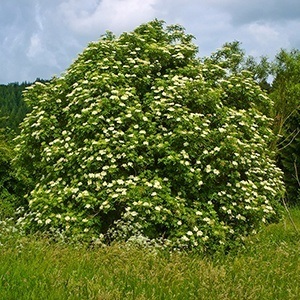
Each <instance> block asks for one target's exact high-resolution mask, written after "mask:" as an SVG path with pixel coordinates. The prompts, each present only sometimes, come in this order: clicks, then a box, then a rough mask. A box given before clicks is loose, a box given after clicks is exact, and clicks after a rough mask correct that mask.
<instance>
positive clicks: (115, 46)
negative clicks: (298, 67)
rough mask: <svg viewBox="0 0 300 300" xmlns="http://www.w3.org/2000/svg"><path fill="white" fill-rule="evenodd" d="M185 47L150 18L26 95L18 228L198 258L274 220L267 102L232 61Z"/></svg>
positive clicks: (277, 192) (185, 41) (276, 192)
mask: <svg viewBox="0 0 300 300" xmlns="http://www.w3.org/2000/svg"><path fill="white" fill-rule="evenodd" d="M192 39H193V37H192V36H191V35H187V34H185V32H184V29H183V28H182V27H181V26H178V25H175V26H167V27H164V23H163V22H162V21H157V20H155V21H153V22H150V23H147V24H143V25H141V26H139V27H138V28H137V29H136V30H134V31H133V32H131V33H124V34H122V35H121V36H120V37H118V38H117V37H115V36H114V35H113V34H111V33H108V34H107V35H105V36H103V37H102V38H101V39H100V40H99V41H98V42H95V43H91V44H89V45H88V47H87V48H86V49H85V50H84V52H83V53H82V54H80V55H79V57H78V58H77V60H76V61H75V62H74V63H73V64H72V65H71V66H70V68H69V69H68V70H67V71H66V73H65V74H64V75H63V76H62V77H60V78H54V79H53V80H51V82H47V83H36V84H35V85H33V86H31V87H29V88H27V90H26V92H25V100H26V102H27V104H28V106H29V107H30V108H31V109H32V112H31V113H30V114H29V115H28V116H27V117H26V118H25V120H24V122H23V124H22V131H21V135H20V136H19V138H18V146H17V148H16V151H17V157H16V162H17V163H18V165H19V168H20V171H21V172H22V174H24V173H26V172H27V173H28V174H31V175H32V176H33V178H34V180H35V186H34V188H33V190H32V191H31V193H30V195H29V196H28V204H29V207H28V210H27V211H26V214H25V215H24V217H23V218H21V219H20V220H19V223H20V224H21V225H22V226H23V227H24V228H25V229H26V228H27V229H28V230H42V231H48V232H52V233H53V234H58V235H60V236H61V235H63V236H64V237H66V238H70V239H79V240H88V241H91V240H92V241H97V240H100V241H101V242H105V243H109V242H111V241H112V240H122V241H124V240H125V241H128V240H129V241H132V240H135V241H144V242H147V243H159V244H162V245H164V246H166V247H171V248H172V249H174V248H175V249H185V248H196V249H198V250H202V251H204V250H206V249H214V248H219V247H227V246H229V245H231V244H232V243H234V242H235V241H237V240H239V239H240V238H241V237H243V236H244V235H247V234H250V233H252V232H254V231H255V230H257V229H259V228H260V226H261V225H262V224H264V223H266V222H271V221H274V220H276V219H278V218H279V216H280V205H279V200H280V198H281V196H282V192H283V186H282V181H281V171H280V170H279V169H278V168H276V166H275V162H274V160H273V155H274V153H272V152H271V151H269V147H268V146H269V144H270V143H271V141H272V140H273V139H274V136H273V134H272V131H271V129H270V124H271V120H270V119H269V118H268V117H267V116H266V115H265V114H264V111H268V110H269V109H270V107H271V104H272V102H271V101H270V99H269V98H268V97H267V96H266V95H265V94H264V93H263V91H262V90H261V88H260V87H259V85H257V83H255V81H254V80H253V78H252V74H251V73H250V72H248V71H241V72H239V71H238V70H237V69H235V68H233V72H229V67H231V61H233V62H234V63H235V59H236V57H235V56H234V55H233V54H232V56H233V57H231V55H230V52H229V53H228V55H227V56H226V57H224V58H222V60H221V61H219V58H218V57H219V54H218V53H216V54H214V55H213V56H212V57H211V58H210V59H209V58H207V59H206V60H205V61H204V62H201V61H200V60H199V59H197V58H196V56H197V47H196V46H195V45H194V44H193V43H192ZM220 51H221V53H222V52H226V51H227V50H226V49H225V50H224V49H221V50H220ZM220 55H221V54H220ZM233 67H234V66H233Z"/></svg>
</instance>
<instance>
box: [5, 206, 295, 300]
mask: <svg viewBox="0 0 300 300" xmlns="http://www.w3.org/2000/svg"><path fill="white" fill-rule="evenodd" d="M291 215H292V218H293V220H294V222H295V225H296V227H297V228H298V230H299V229H300V209H292V210H291ZM0 245H1V246H0V299H5V300H10V299H11V300H22V299H28V300H35V299H36V300H41V299H43V300H44V299H45V300H47V299H57V300H64V299H80V300H85V299H86V300H90V299H91V300H92V299H98V300H100V299H101V300H104V299H107V300H108V299H147V300H149V299H180V300H186V299H200V300H201V299H206V300H207V299H212V300H218V299H222V300H226V299H235V300H236V299H239V300H241V299H249V300H250V299H251V300H255V299H257V300H264V299H266V300H275V299H284V300H289V299H295V300H299V299H300V285H299V283H300V236H299V233H297V231H296V229H295V227H294V226H293V224H292V223H291V221H290V219H289V218H286V219H285V220H284V221H282V222H281V223H279V224H275V225H271V226H268V227H266V228H265V229H264V230H263V231H262V232H261V233H260V234H258V235H257V236H255V237H252V238H251V239H249V240H247V242H246V246H245V248H241V249H237V250H235V251H232V252H230V253H229V254H227V255H218V256H215V257H203V256H202V257H201V256H197V255H195V254H194V255H188V254H180V253H173V254H169V253H156V254H155V253H153V252H152V253H151V252H149V251H146V250H143V249H137V248H131V249H130V248H128V247H127V248H126V247H123V246H122V245H114V246H111V247H107V248H102V249H91V250H86V249H85V250H84V249H80V248H76V247H74V246H67V245H61V244H53V243H50V242H49V241H47V240H46V239H42V238H34V237H31V238H28V237H27V238H18V237H17V236H13V235H9V236H8V235H7V234H2V235H0Z"/></svg>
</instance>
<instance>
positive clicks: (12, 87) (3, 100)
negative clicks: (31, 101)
mask: <svg viewBox="0 0 300 300" xmlns="http://www.w3.org/2000/svg"><path fill="white" fill-rule="evenodd" d="M28 85H29V83H27V82H23V83H9V84H7V85H3V84H1V85H0V128H3V129H7V130H6V131H10V132H11V131H13V132H14V133H19V124H20V122H21V121H22V120H23V118H24V117H25V115H26V113H27V112H28V108H27V105H26V104H25V102H24V101H23V100H22V92H23V90H24V89H25V88H26V86H28Z"/></svg>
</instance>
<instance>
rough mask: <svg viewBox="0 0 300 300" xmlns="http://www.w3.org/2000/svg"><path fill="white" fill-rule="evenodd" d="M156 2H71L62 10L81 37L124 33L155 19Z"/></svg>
mask: <svg viewBox="0 0 300 300" xmlns="http://www.w3.org/2000/svg"><path fill="white" fill-rule="evenodd" d="M156 2H157V0H143V1H140V0H102V1H100V2H99V1H95V0H92V1H89V2H88V4H87V3H86V2H85V1H76V0H69V1H66V2H64V3H62V4H61V5H60V7H59V10H60V13H61V14H62V16H63V17H64V18H65V21H66V23H67V25H68V26H69V27H70V29H71V30H73V31H74V32H75V33H78V34H81V35H95V34H98V35H100V34H103V33H105V31H106V30H111V31H113V32H116V33H121V32H122V31H124V30H128V29H130V30H131V29H133V27H134V26H137V25H139V24H140V23H143V22H145V21H147V20H151V19H153V18H154V17H155V9H154V8H153V5H154V4H155V3H156Z"/></svg>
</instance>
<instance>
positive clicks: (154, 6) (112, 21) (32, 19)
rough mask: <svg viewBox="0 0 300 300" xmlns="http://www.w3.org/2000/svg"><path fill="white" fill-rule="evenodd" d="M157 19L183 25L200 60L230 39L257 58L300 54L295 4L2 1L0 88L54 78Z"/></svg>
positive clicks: (299, 9)
mask: <svg viewBox="0 0 300 300" xmlns="http://www.w3.org/2000/svg"><path fill="white" fill-rule="evenodd" d="M154 18H158V19H162V20H164V21H166V23H167V24H180V25H182V26H184V27H185V28H186V31H187V33H190V34H192V35H194V36H195V38H196V40H195V43H196V44H197V45H198V47H199V55H200V56H201V57H203V56H206V55H210V54H211V53H212V52H213V51H215V50H216V49H217V48H219V47H221V46H222V45H223V44H224V43H225V42H231V41H234V40H238V41H240V42H241V43H242V47H243V48H244V49H245V51H246V54H248V55H253V56H256V57H259V56H261V55H267V56H268V57H270V58H271V59H273V58H274V56H275V54H276V53H277V52H278V51H279V50H280V49H281V48H284V49H292V48H297V49H300V34H299V33H300V1H299V0H251V1H246V0H0V26H1V27H0V29H1V30H0V68H1V69H0V84H1V83H2V84H3V83H4V84H6V83H9V82H23V81H29V82H31V81H34V80H35V79H36V78H38V77H39V78H42V79H50V78H51V77H52V76H54V75H55V76H59V75H60V74H61V73H62V72H63V71H64V70H65V69H66V68H67V67H69V65H70V64H71V63H72V62H73V61H74V59H75V58H76V56H77V55H78V54H79V53H80V52H82V50H83V49H84V48H85V47H86V46H87V44H88V43H89V42H91V41H96V40H98V39H99V37H100V36H101V35H102V34H104V33H105V31H106V30H110V31H112V32H114V33H115V34H117V35H118V34H120V33H122V32H124V31H131V30H133V29H134V28H135V27H137V26H138V25H140V24H142V23H145V22H148V21H151V20H153V19H154Z"/></svg>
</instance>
